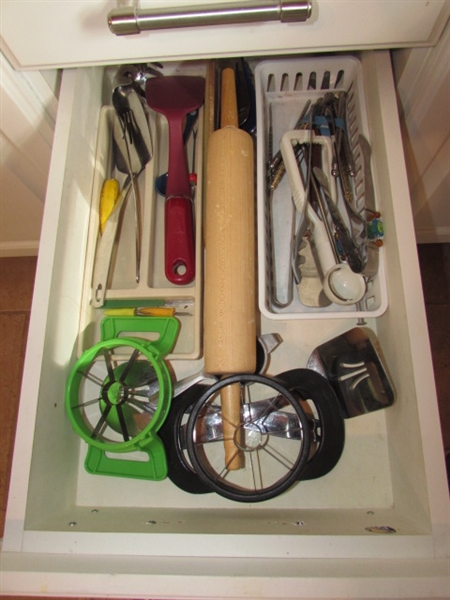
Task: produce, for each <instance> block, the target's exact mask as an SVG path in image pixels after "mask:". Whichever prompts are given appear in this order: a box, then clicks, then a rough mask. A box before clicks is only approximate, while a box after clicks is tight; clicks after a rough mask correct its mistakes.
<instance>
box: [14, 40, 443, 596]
mask: <svg viewBox="0 0 450 600" xmlns="http://www.w3.org/2000/svg"><path fill="white" fill-rule="evenodd" d="M357 57H358V58H359V59H360V60H361V67H362V74H363V82H364V90H365V103H366V107H367V120H368V124H367V126H368V132H367V133H368V136H369V137H370V142H371V145H372V151H373V169H374V177H375V179H376V190H377V200H378V202H379V203H380V207H382V214H383V219H384V222H385V226H386V237H385V243H384V246H383V248H382V252H383V256H384V263H383V264H384V273H383V276H384V278H385V282H386V293H387V300H388V303H387V307H386V309H385V310H384V311H382V314H380V315H379V316H377V317H370V316H368V317H367V318H365V322H366V326H367V327H369V328H370V329H372V331H373V332H375V334H376V335H377V337H378V339H379V342H380V344H381V346H382V349H383V353H384V356H385V359H386V362H387V365H388V367H389V371H390V374H391V377H392V380H393V383H394V386H395V389H396V395H397V397H396V401H395V403H394V404H393V406H390V407H389V408H387V409H386V410H381V411H377V412H373V413H370V414H366V415H362V416H360V417H358V418H355V419H348V420H346V443H345V448H344V452H343V455H342V457H341V459H340V461H339V463H338V464H337V466H336V467H335V468H334V469H333V470H332V471H331V472H330V473H328V474H327V475H326V476H325V477H323V478H321V479H316V480H311V481H302V482H300V483H299V484H297V485H295V486H294V487H293V488H292V489H290V490H289V491H288V492H286V493H285V494H283V495H281V496H279V497H277V498H273V499H271V500H268V501H266V502H262V503H255V504H238V503H235V502H232V501H230V500H227V499H225V498H223V497H221V496H218V495H216V494H204V495H191V494H187V493H185V492H183V491H181V490H180V489H178V488H177V487H175V486H174V485H173V484H172V483H171V482H170V481H169V480H167V479H166V480H164V481H142V480H134V479H117V478H114V477H99V476H93V475H89V474H88V473H86V472H85V470H84V467H83V462H84V457H85V454H86V445H85V444H84V442H82V441H81V440H80V439H79V438H78V437H77V436H76V435H75V434H74V432H73V430H72V428H71V426H70V422H69V420H68V418H67V415H66V412H65V408H64V394H65V386H66V381H67V377H68V373H69V371H70V369H71V368H72V366H73V364H74V362H75V360H76V358H77V353H78V343H79V333H80V329H79V327H80V314H81V313H82V307H83V301H84V294H85V289H84V285H85V270H86V263H87V256H88V255H87V251H88V246H89V244H88V240H89V222H90V218H91V214H90V200H91V193H92V186H93V182H94V164H95V157H96V149H97V133H98V124H99V121H100V119H99V117H100V110H101V107H102V105H104V104H105V103H106V102H107V96H105V94H104V89H103V75H104V70H103V68H102V67H94V68H82V69H77V70H67V71H65V72H64V76H63V82H62V88H61V94H60V101H59V114H58V122H57V127H56V132H55V141H54V151H53V159H52V166H51V173H50V180H49V188H48V194H47V199H46V206H45V218H44V224H43V230H42V236H41V247H40V255H39V261H38V270H37V278H36V287H35V295H34V302H33V311H32V318H31V324H30V332H29V342H28V349H27V356H26V364H25V369H24V379H23V386H22V396H21V403H20V413H19V420H18V430H17V432H18V433H17V436H16V448H15V453H14V462H13V470H12V476H11V487H10V496H9V505H8V512H7V519H6V529H5V537H4V540H3V544H2V592H3V593H6V594H18V595H19V594H21V595H23V594H32V595H41V596H43V597H51V596H52V595H76V596H80V595H86V596H91V597H93V596H99V597H103V596H106V595H108V596H111V597H124V598H126V597H133V598H138V597H139V598H149V597H151V598H159V597H161V598H162V597H166V598H169V597H171V598H244V597H245V598H260V597H266V598H319V597H321V598H324V597H329V598H341V597H353V598H391V597H392V598H393V597H404V598H406V597H408V598H412V597H414V598H431V597H442V598H444V597H447V596H448V592H449V571H448V559H449V503H448V489H447V482H446V477H445V465H444V458H443V450H442V443H441V436H440V428H439V416H438V410H437V401H436V394H435V387H434V380H433V371H432V363H431V356H430V350H429V342H428V334H427V327H426V318H425V311H424V305H423V300H422V294H421V291H420V289H421V288H420V275H419V268H418V262H417V257H416V250H415V239H414V229H413V222H412V217H411V209H410V204H409V196H408V188H407V179H406V173H405V167H404V162H403V154H402V146H401V138H400V130H399V124H398V118H397V111H396V99H395V91H394V85H393V79H392V73H391V66H390V57H389V53H388V52H386V51H367V52H363V53H361V54H359V55H357ZM181 66H183V65H181ZM187 66H188V67H189V69H191V68H194V69H197V68H200V69H201V68H202V64H201V63H195V64H193V63H190V64H189V65H187ZM357 325H358V322H357V319H356V318H351V317H348V316H346V318H323V319H320V318H314V319H289V320H282V319H270V318H268V317H267V315H266V316H261V318H260V329H261V332H262V333H273V332H275V333H278V334H279V335H280V336H281V338H282V340H283V341H282V343H281V344H280V346H279V347H278V348H277V349H276V350H275V351H274V352H273V353H272V355H271V359H270V366H269V374H270V375H276V374H277V373H280V372H281V371H285V370H287V369H292V368H297V367H304V366H305V365H306V363H307V360H308V358H309V356H310V354H311V352H312V351H313V350H314V348H316V347H317V346H318V345H320V344H322V343H323V342H325V341H327V340H329V339H331V338H334V337H335V336H337V335H339V334H341V333H344V332H346V331H347V330H349V329H350V328H352V327H355V326H357ZM170 363H171V368H172V369H173V371H174V372H175V374H176V376H177V378H181V377H183V376H184V375H189V374H191V373H196V372H198V371H199V370H200V369H201V367H202V360H201V358H200V359H189V360H180V359H179V358H177V357H174V359H171V361H170Z"/></svg>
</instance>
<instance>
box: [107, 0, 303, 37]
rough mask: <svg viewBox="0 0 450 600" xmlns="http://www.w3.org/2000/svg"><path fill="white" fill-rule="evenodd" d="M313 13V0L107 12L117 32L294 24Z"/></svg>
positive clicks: (263, 1)
mask: <svg viewBox="0 0 450 600" xmlns="http://www.w3.org/2000/svg"><path fill="white" fill-rule="evenodd" d="M310 16H311V2H308V1H304V2H293V1H292V0H256V1H255V0H250V1H244V2H232V3H225V4H216V5H212V6H208V5H203V6H191V7H189V8H186V7H181V6H179V7H174V8H170V7H166V8H164V9H148V10H147V9H146V10H144V9H139V8H133V7H126V8H118V9H115V10H112V11H111V12H110V13H109V14H108V25H109V28H110V29H111V31H112V32H113V33H115V34H116V35H130V34H135V33H140V32H141V31H149V30H153V29H172V28H176V27H198V26H200V25H230V24H231V25H234V24H237V23H254V22H257V21H277V20H280V21H281V22H282V23H295V22H299V21H306V20H307V19H309V17H310Z"/></svg>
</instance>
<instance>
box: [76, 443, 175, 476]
mask: <svg viewBox="0 0 450 600" xmlns="http://www.w3.org/2000/svg"><path fill="white" fill-rule="evenodd" d="M138 450H139V451H140V452H145V454H147V455H148V460H145V461H143V460H130V459H129V458H123V456H124V455H123V454H114V458H112V455H113V453H110V455H111V456H108V453H107V452H105V451H104V450H100V449H99V448H96V447H95V446H91V445H89V446H88V451H87V454H86V460H85V462H84V467H85V469H86V471H87V472H88V473H91V474H92V475H109V476H113V477H127V478H132V479H145V480H151V481H161V480H162V479H165V478H166V477H167V459H166V453H165V449H164V445H163V443H162V441H161V439H160V438H159V437H158V436H157V435H152V437H151V439H150V441H149V442H148V444H146V446H145V448H139V449H138Z"/></svg>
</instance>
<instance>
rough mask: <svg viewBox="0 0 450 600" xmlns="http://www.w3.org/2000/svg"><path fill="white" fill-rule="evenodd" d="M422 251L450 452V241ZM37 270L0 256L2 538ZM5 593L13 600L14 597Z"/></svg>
mask: <svg viewBox="0 0 450 600" xmlns="http://www.w3.org/2000/svg"><path fill="white" fill-rule="evenodd" d="M418 250H419V260H420V267H421V272H422V285H423V289H424V297H425V304H426V309H427V317H428V326H429V332H430V339H431V349H432V355H433V364H434V369H435V378H436V387H437V392H438V399H439V410H440V415H441V423H442V435H443V440H444V445H445V448H446V450H447V451H450V342H449V340H450V244H427V245H420V246H419V247H418ZM35 269H36V259H35V258H32V257H26V258H2V259H0V373H1V378H0V418H1V421H0V422H1V424H2V436H1V437H0V537H1V536H2V535H3V529H4V521H5V510H6V500H7V494H8V485H9V473H10V468H11V460H12V454H13V444H14V430H15V421H16V418H17V405H18V399H19V393H20V385H21V376H22V367H23V359H24V353H25V346H26V340H27V331H28V323H29V317H30V308H31V298H32V292H33V283H34V276H35ZM0 592H1V589H0ZM2 598H3V600H10V597H9V596H2ZM15 600H21V599H20V598H19V599H18V598H17V597H16V598H15ZM22 600H25V597H22ZM56 600H58V599H56ZM75 600H77V599H75ZM79 600H81V599H79ZM84 600H86V599H84Z"/></svg>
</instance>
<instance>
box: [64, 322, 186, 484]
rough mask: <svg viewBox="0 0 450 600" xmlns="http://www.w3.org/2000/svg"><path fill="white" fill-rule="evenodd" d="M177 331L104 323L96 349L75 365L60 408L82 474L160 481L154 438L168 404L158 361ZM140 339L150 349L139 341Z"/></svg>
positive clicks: (163, 368)
mask: <svg viewBox="0 0 450 600" xmlns="http://www.w3.org/2000/svg"><path fill="white" fill-rule="evenodd" d="M178 331H179V322H178V321H177V319H175V318H173V317H165V318H159V317H139V318H136V317H107V318H105V319H103V321H102V323H101V341H100V342H99V343H98V344H96V345H94V346H92V347H91V348H89V349H88V350H86V351H85V352H84V353H83V354H82V355H81V356H80V358H79V359H78V360H77V362H76V363H75V365H74V367H73V368H72V370H71V372H70V375H69V378H68V380H67V384H66V398H65V403H66V410H67V413H68V415H69V418H70V421H71V424H72V427H73V429H74V431H75V432H76V433H77V434H78V435H79V436H80V437H81V438H82V439H83V440H84V441H85V442H86V443H87V444H88V451H87V456H86V460H85V468H86V470H87V471H88V472H89V473H93V474H100V475H113V476H118V477H130V478H138V479H149V480H161V479H164V478H165V477H166V476H167V461H166V454H165V450H164V446H163V443H162V441H161V439H160V438H159V436H158V435H157V431H158V430H159V428H160V427H161V426H162V424H163V423H164V420H165V418H166V416H167V413H168V411H169V408H170V403H171V399H172V382H171V377H170V374H169V371H168V368H167V365H166V363H165V362H164V357H165V356H166V355H167V354H168V353H169V352H170V351H171V350H172V348H173V346H174V344H175V340H176V338H177V335H178ZM144 333H145V335H146V336H148V337H150V338H151V341H149V340H148V339H143V338H142V336H143V334H144ZM139 334H141V336H139ZM149 334H150V335H149ZM132 453H133V454H132Z"/></svg>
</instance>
